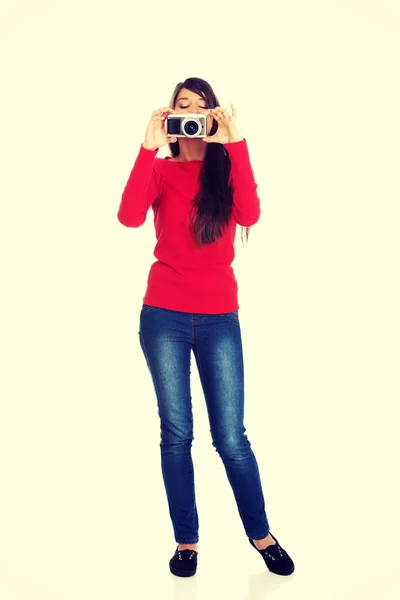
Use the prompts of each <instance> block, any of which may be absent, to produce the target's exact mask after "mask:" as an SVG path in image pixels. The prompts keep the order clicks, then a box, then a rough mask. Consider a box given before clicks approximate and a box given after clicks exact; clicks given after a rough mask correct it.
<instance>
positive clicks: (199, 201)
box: [168, 77, 250, 248]
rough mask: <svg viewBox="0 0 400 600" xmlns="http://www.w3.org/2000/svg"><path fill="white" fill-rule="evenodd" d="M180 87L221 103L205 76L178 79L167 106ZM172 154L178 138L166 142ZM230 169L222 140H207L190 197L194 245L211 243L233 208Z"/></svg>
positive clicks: (212, 102)
mask: <svg viewBox="0 0 400 600" xmlns="http://www.w3.org/2000/svg"><path fill="white" fill-rule="evenodd" d="M182 88H186V89H187V90H190V91H191V92H194V93H195V94H199V95H200V96H203V98H205V99H206V101H207V106H208V108H215V107H216V106H220V103H219V100H218V98H217V96H216V95H215V94H214V91H213V89H212V87H211V86H210V84H209V83H207V81H205V80H204V79H199V78H198V77H189V78H188V79H186V80H185V81H184V82H181V83H178V84H177V85H176V87H175V90H174V93H173V94H172V97H171V100H170V104H169V105H170V107H171V108H175V103H176V98H177V96H178V94H179V92H180V90H181V89H182ZM217 129H218V123H217V122H216V121H215V120H214V123H213V126H212V128H211V131H210V134H209V135H214V133H215V132H216V131H217ZM168 146H169V149H170V151H171V154H172V156H173V157H175V156H178V155H179V138H178V141H176V142H172V143H169V144H168ZM230 172H231V160H230V158H229V154H228V152H227V150H226V149H225V148H224V146H223V144H217V143H210V144H208V143H207V149H206V154H205V160H204V165H203V167H202V169H201V171H200V175H199V180H200V188H199V191H198V193H197V194H196V196H195V198H194V200H193V206H192V211H193V209H195V208H196V207H197V211H196V214H195V215H194V217H193V219H192V220H191V222H190V230H191V232H192V234H193V235H194V238H195V242H196V247H197V248H199V247H200V246H201V245H202V244H211V243H213V242H215V241H217V240H218V238H219V237H221V235H222V233H223V232H222V229H223V228H224V227H225V226H226V225H227V224H228V222H229V219H230V217H231V214H232V209H233V185H232V183H231V184H228V182H229V176H230ZM243 229H246V241H247V242H248V238H249V231H250V228H249V227H246V228H244V227H242V236H241V237H242V244H243Z"/></svg>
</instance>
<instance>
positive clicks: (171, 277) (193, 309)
mask: <svg viewBox="0 0 400 600" xmlns="http://www.w3.org/2000/svg"><path fill="white" fill-rule="evenodd" d="M225 148H226V150H227V151H228V153H229V157H230V159H231V176H230V181H232V183H233V188H234V193H233V211H232V217H231V219H230V222H229V226H228V227H224V228H223V229H222V231H223V235H222V236H221V237H220V238H219V239H218V243H216V242H214V243H212V244H206V245H202V246H201V248H200V249H196V245H195V242H194V239H192V236H191V234H190V233H189V231H188V223H189V220H188V217H189V212H190V209H191V206H192V201H193V199H194V197H195V195H196V193H197V192H198V189H199V185H200V184H199V181H198V176H199V173H200V169H201V167H202V165H203V163H204V161H203V160H190V161H186V162H175V161H171V160H170V157H166V158H157V157H156V154H157V152H158V149H157V150H146V149H145V148H143V144H142V145H141V147H140V150H139V154H138V156H137V158H136V161H135V164H134V166H133V169H132V171H131V173H130V175H129V178H128V181H127V183H126V185H125V189H124V191H123V193H122V198H121V203H120V206H119V210H118V220H119V222H120V223H122V225H125V226H126V227H140V226H141V225H143V223H144V222H145V220H146V216H147V212H148V210H149V208H150V206H151V207H152V209H153V212H154V227H155V232H156V238H157V243H156V246H155V249H154V256H155V258H156V259H157V260H156V261H155V262H154V263H153V264H152V265H151V268H150V272H149V276H148V279H147V289H146V293H145V295H144V297H143V302H144V303H145V304H150V305H152V306H157V307H160V308H167V309H170V310H176V311H182V312H190V313H208V314H217V313H225V312H233V311H236V310H238V309H239V304H238V285H237V281H236V277H235V274H234V272H233V269H232V267H231V264H232V262H233V259H234V257H235V251H234V240H235V232H236V225H237V224H238V225H241V226H243V227H250V226H251V225H254V224H255V223H257V221H258V219H259V218H260V200H259V198H258V196H257V184H256V182H255V180H254V174H253V171H252V168H251V164H250V157H249V153H248V148H247V142H246V140H245V139H243V140H242V141H240V142H232V143H230V144H225Z"/></svg>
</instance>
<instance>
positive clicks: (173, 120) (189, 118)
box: [167, 113, 207, 138]
mask: <svg viewBox="0 0 400 600" xmlns="http://www.w3.org/2000/svg"><path fill="white" fill-rule="evenodd" d="M167 134H168V135H171V136H174V137H187V138H202V137H206V136H207V115H198V114H195V113H185V114H181V115H177V114H175V115H168V116H167Z"/></svg>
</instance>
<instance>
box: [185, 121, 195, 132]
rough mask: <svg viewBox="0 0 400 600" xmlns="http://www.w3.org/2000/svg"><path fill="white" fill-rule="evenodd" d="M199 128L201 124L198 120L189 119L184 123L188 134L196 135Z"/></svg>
mask: <svg viewBox="0 0 400 600" xmlns="http://www.w3.org/2000/svg"><path fill="white" fill-rule="evenodd" d="M198 130H199V125H198V123H196V121H188V122H187V123H185V125H184V131H185V133H187V134H188V135H195V134H196V133H197V132H198Z"/></svg>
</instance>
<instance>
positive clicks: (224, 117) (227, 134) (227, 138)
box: [201, 104, 243, 144]
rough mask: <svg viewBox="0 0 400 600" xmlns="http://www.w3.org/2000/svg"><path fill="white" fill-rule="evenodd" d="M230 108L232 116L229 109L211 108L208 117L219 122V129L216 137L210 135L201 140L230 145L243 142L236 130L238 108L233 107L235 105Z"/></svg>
mask: <svg viewBox="0 0 400 600" xmlns="http://www.w3.org/2000/svg"><path fill="white" fill-rule="evenodd" d="M230 106H231V107H232V115H230V114H229V111H228V109H227V108H222V107H221V106H216V107H215V108H210V110H209V111H208V115H210V116H211V117H213V118H214V119H215V120H216V121H217V123H218V129H217V131H216V133H214V135H209V136H206V137H204V138H201V139H202V140H203V141H204V142H208V143H212V142H216V143H217V144H229V143H231V142H239V141H241V140H243V138H242V136H241V135H240V133H239V132H238V130H237V129H236V124H235V122H236V115H237V112H236V108H235V107H234V106H233V104H231V105H230Z"/></svg>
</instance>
